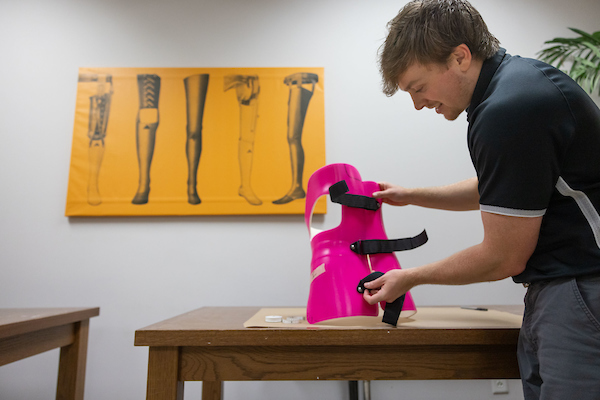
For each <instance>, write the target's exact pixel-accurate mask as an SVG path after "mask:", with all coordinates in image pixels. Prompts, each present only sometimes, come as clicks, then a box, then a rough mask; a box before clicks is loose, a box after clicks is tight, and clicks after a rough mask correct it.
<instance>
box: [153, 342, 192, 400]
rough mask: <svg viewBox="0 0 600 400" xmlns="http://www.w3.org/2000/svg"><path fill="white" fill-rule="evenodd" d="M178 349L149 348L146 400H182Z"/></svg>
mask: <svg viewBox="0 0 600 400" xmlns="http://www.w3.org/2000/svg"><path fill="white" fill-rule="evenodd" d="M178 375H179V348H178V347H160V346H156V347H153V346H151V347H150V350H149V356H148V389H147V393H146V400H183V381H179V379H178Z"/></svg>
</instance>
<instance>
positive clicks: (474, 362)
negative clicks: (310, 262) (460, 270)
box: [135, 306, 523, 400]
mask: <svg viewBox="0 0 600 400" xmlns="http://www.w3.org/2000/svg"><path fill="white" fill-rule="evenodd" d="M490 308H492V307H490ZM495 309H497V310H502V311H509V312H512V313H515V314H519V313H521V314H522V312H523V307H520V306H514V307H513V306H505V307H495ZM257 311H259V308H257V307H207V308H200V309H197V310H194V311H191V312H189V313H186V314H182V315H179V316H177V317H175V318H171V319H168V320H165V321H162V322H159V323H157V324H154V325H151V326H148V327H146V328H143V329H139V330H137V331H136V333H135V345H136V346H149V358H148V386H147V397H146V398H147V400H182V399H183V383H184V381H203V383H202V398H203V399H204V400H214V399H220V398H221V397H222V382H223V381H247V380H290V381H295V380H347V381H353V380H400V379H409V380H419V379H516V378H519V370H518V366H517V359H516V348H517V337H518V334H519V328H515V327H514V326H511V327H502V326H498V327H494V328H493V329H490V328H481V329H480V328H477V327H473V328H469V329H443V328H441V329H411V328H402V327H399V328H389V329H371V328H343V329H300V330H299V329H286V328H282V329H275V328H244V327H243V323H244V322H245V321H246V320H248V319H249V318H250V317H252V316H253V315H254V314H255V313H256V312H257ZM473 312H477V311H473Z"/></svg>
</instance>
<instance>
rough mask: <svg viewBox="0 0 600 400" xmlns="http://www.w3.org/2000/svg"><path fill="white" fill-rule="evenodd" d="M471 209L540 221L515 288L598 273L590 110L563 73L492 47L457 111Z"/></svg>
mask: <svg viewBox="0 0 600 400" xmlns="http://www.w3.org/2000/svg"><path fill="white" fill-rule="evenodd" d="M467 119H468V121H469V128H468V145H469V151H470V153H471V159H472V160H473V165H474V166H475V169H476V171H477V177H478V178H479V195H480V207H481V211H484V212H491V213H496V214H502V215H509V216H515V217H536V216H543V220H542V226H541V230H540V236H539V240H538V244H537V247H536V249H535V251H534V253H533V255H532V256H531V258H530V259H529V261H528V263H527V267H526V269H525V271H524V272H523V273H521V274H520V275H517V276H515V277H513V279H514V281H515V282H534V281H539V280H543V279H550V278H557V277H566V276H579V275H588V274H593V273H600V216H599V214H598V213H599V211H600V110H599V109H598V106H597V105H596V104H595V103H594V102H593V101H592V99H591V98H590V97H589V95H588V94H587V93H586V92H585V91H584V90H583V89H581V87H579V85H577V84H576V83H575V82H574V81H573V80H572V79H571V78H569V77H568V76H567V75H565V74H564V73H562V72H560V71H559V70H557V69H555V68H554V67H552V66H549V65H547V64H545V63H542V62H540V61H538V60H534V59H527V58H522V57H519V56H510V55H509V54H506V52H505V50H504V49H501V50H500V51H499V52H498V53H496V55H495V56H494V57H492V58H490V59H488V60H486V61H485V62H484V64H483V67H482V70H481V73H480V76H479V80H478V82H477V85H476V87H475V91H474V93H473V98H472V99H471V104H470V106H469V108H468V109H467Z"/></svg>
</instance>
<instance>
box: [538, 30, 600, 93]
mask: <svg viewBox="0 0 600 400" xmlns="http://www.w3.org/2000/svg"><path fill="white" fill-rule="evenodd" d="M569 29H570V30H571V31H573V32H575V33H576V34H578V35H579V36H577V37H574V38H561V37H558V38H554V39H552V40H548V41H547V42H545V43H544V44H546V45H548V46H549V47H547V48H545V49H543V50H541V51H540V52H539V53H538V55H539V57H538V58H539V59H540V60H542V61H544V62H547V63H548V64H551V65H554V66H555V67H556V68H559V69H560V68H561V67H563V65H564V64H565V63H569V62H570V63H571V68H570V69H568V70H564V72H566V73H567V74H568V75H569V76H570V77H571V78H573V79H574V80H575V81H576V82H577V83H578V84H579V85H580V86H581V87H582V88H584V89H585V90H587V91H588V92H590V93H593V92H594V91H596V90H598V94H600V31H598V32H594V33H591V34H590V33H587V32H584V31H582V30H580V29H575V28H569Z"/></svg>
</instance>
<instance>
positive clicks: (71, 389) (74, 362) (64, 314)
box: [0, 308, 100, 400]
mask: <svg viewBox="0 0 600 400" xmlns="http://www.w3.org/2000/svg"><path fill="white" fill-rule="evenodd" d="M99 314H100V309H99V308H0V366H2V365H6V364H8V363H11V362H13V361H17V360H21V359H23V358H27V357H30V356H33V355H35V354H39V353H43V352H45V351H48V350H52V349H55V348H58V347H60V359H59V364H58V384H57V389H56V399H57V400H58V399H60V400H63V399H64V400H82V399H83V388H84V382H85V363H86V357H87V343H88V329H89V321H90V318H92V317H95V316H98V315H99Z"/></svg>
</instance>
